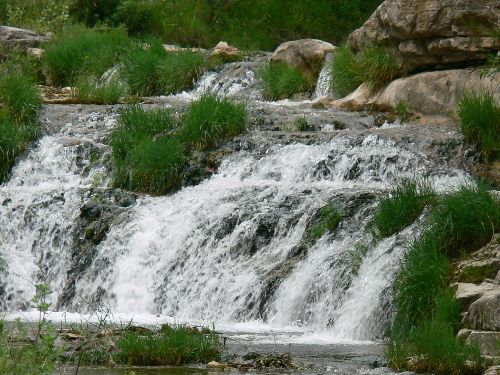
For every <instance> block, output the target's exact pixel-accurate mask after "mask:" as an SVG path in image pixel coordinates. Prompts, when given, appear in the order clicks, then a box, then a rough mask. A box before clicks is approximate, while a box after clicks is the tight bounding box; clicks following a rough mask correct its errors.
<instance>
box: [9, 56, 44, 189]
mask: <svg viewBox="0 0 500 375" xmlns="http://www.w3.org/2000/svg"><path fill="white" fill-rule="evenodd" d="M0 102H3V106H1V107H0V182H2V181H3V180H4V179H5V178H6V177H7V175H8V173H9V172H10V169H11V168H12V166H13V165H14V162H15V160H16V158H17V156H18V155H20V154H21V153H22V152H24V151H25V150H26V147H27V146H28V144H29V142H31V141H32V140H34V139H35V138H36V135H37V133H38V127H37V124H36V122H37V120H38V111H39V108H40V102H41V99H40V94H39V92H38V89H37V87H36V85H35V83H34V79H33V78H32V77H31V76H29V75H27V74H25V73H24V72H23V71H22V70H21V69H20V68H19V66H18V65H16V64H13V63H10V62H7V63H5V64H3V65H0Z"/></svg>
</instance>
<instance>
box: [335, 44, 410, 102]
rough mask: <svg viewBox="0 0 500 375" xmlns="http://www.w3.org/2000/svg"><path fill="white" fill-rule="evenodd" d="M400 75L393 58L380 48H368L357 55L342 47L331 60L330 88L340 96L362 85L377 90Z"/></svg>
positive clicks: (400, 72)
mask: <svg viewBox="0 0 500 375" xmlns="http://www.w3.org/2000/svg"><path fill="white" fill-rule="evenodd" d="M402 74H403V72H402V71H401V69H400V67H399V65H398V63H397V61H396V59H395V57H394V56H393V55H392V54H391V53H390V52H388V51H387V50H386V49H384V48H383V47H381V46H377V47H368V48H366V49H364V50H362V51H361V52H359V53H357V54H354V53H353V52H352V51H351V50H350V49H349V48H348V47H345V46H344V47H341V48H339V49H338V50H337V51H336V52H335V54H334V57H333V59H332V88H333V89H334V90H335V91H336V92H338V93H339V94H340V95H342V96H345V95H348V94H350V93H351V92H353V91H354V90H355V89H356V88H358V86H359V85H361V84H362V83H367V84H368V85H369V86H370V87H371V88H372V89H374V90H378V89H380V88H382V87H383V86H385V85H386V84H387V83H389V82H391V81H392V80H394V79H395V78H397V77H399V76H400V75H402Z"/></svg>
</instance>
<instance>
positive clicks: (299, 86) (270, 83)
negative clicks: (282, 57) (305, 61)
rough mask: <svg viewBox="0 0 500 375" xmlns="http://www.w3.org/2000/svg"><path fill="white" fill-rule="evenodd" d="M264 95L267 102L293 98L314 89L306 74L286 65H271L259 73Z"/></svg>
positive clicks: (267, 65) (264, 67)
mask: <svg viewBox="0 0 500 375" xmlns="http://www.w3.org/2000/svg"><path fill="white" fill-rule="evenodd" d="M259 76H260V79H261V82H262V94H263V96H264V99H266V100H279V99H286V98H291V97H292V96H293V95H294V94H298V93H309V92H311V91H312V90H313V89H314V87H313V84H312V82H310V81H309V80H308V79H307V77H306V76H304V74H303V73H302V72H301V71H300V70H298V69H295V68H292V67H290V66H288V65H287V64H285V63H282V62H279V63H269V64H266V65H265V66H263V67H262V68H261V69H260V71H259Z"/></svg>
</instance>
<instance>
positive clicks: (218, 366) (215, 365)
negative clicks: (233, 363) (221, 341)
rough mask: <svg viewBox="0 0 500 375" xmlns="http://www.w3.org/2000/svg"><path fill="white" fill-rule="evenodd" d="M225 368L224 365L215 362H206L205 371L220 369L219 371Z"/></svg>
mask: <svg viewBox="0 0 500 375" xmlns="http://www.w3.org/2000/svg"><path fill="white" fill-rule="evenodd" d="M225 367H226V365H225V364H224V363H220V362H216V361H212V362H208V363H207V369H212V370H217V369H220V370H223V369H224V368H225Z"/></svg>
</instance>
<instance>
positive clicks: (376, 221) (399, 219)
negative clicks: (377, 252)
mask: <svg viewBox="0 0 500 375" xmlns="http://www.w3.org/2000/svg"><path fill="white" fill-rule="evenodd" d="M435 198H436V197H435V194H434V192H433V191H432V188H431V187H430V186H429V185H428V184H427V183H426V182H425V181H413V180H403V181H401V182H399V183H398V185H397V186H396V187H395V188H394V189H393V190H392V191H391V192H390V193H389V194H386V195H384V196H383V197H382V198H381V199H380V201H379V204H378V207H377V211H376V213H375V216H374V217H373V219H372V221H371V223H370V227H371V229H372V232H373V234H374V235H375V237H376V238H384V237H389V236H392V235H393V234H395V233H397V232H399V231H401V230H402V229H404V228H405V227H407V226H408V225H410V224H411V223H413V222H414V221H415V220H416V219H417V218H418V216H419V215H420V214H421V213H422V211H423V209H424V207H425V206H427V205H429V204H431V203H433V202H434V201H435Z"/></svg>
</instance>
